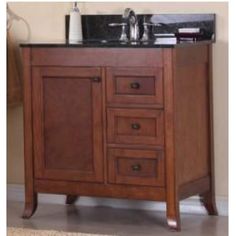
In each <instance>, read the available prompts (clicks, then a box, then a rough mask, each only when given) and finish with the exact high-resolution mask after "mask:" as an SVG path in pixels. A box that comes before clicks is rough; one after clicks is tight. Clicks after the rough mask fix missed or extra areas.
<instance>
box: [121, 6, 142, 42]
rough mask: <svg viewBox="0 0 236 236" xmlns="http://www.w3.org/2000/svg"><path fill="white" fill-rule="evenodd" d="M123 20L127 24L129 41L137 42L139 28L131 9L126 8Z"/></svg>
mask: <svg viewBox="0 0 236 236" xmlns="http://www.w3.org/2000/svg"><path fill="white" fill-rule="evenodd" d="M123 19H124V20H126V21H127V23H128V24H129V30H130V35H129V37H130V40H138V39H139V26H138V19H137V16H136V14H135V12H134V10H133V9H131V8H126V9H125V10H124V13H123Z"/></svg>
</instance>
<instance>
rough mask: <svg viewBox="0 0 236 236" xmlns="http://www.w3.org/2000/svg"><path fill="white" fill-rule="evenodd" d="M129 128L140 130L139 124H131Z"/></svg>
mask: <svg viewBox="0 0 236 236" xmlns="http://www.w3.org/2000/svg"><path fill="white" fill-rule="evenodd" d="M131 128H132V129H137V130H138V129H140V128H141V125H140V124H138V123H133V124H131Z"/></svg>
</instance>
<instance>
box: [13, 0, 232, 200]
mask: <svg viewBox="0 0 236 236" xmlns="http://www.w3.org/2000/svg"><path fill="white" fill-rule="evenodd" d="M9 5H10V7H11V9H12V10H14V11H15V13H17V14H19V15H20V16H22V17H24V18H25V20H26V21H27V22H28V23H29V25H30V28H31V40H37V41H41V40H60V39H64V15H65V14H67V13H68V12H69V9H70V7H71V4H70V3H10V4H9ZM79 6H80V8H81V11H82V14H96V13H97V14H102V13H105V14H109V13H117V14H121V13H122V12H123V9H124V8H125V7H129V6H131V7H132V8H134V10H135V11H136V12H137V13H216V15H217V23H216V25H217V28H216V30H217V34H216V35H217V42H216V43H215V44H214V46H213V76H214V84H213V91H214V129H215V172H216V194H217V195H218V196H228V184H227V183H228V152H227V145H228V133H227V128H228V127H227V126H228V124H227V121H228V117H227V114H228V110H227V97H228V94H227V93H228V91H227V87H228V81H227V80H228V5H227V3H226V2H225V3H224V2H217V3H216V2H215V3H214V2H211V3H210V2H209V3H206V2H201V3H200V2H199V3H197V2H196V3H194V2H184V3H181V2H173V3H170V2H168V3H167V2H160V3H82V4H79ZM11 30H12V33H13V34H14V35H15V38H16V39H17V40H19V41H24V40H25V39H26V38H27V31H26V27H25V26H24V24H23V23H22V22H15V23H14V25H13V27H12V29H11ZM22 123H23V121H22V107H18V108H11V109H9V111H8V183H23V181H24V180H23V179H24V178H23V127H22Z"/></svg>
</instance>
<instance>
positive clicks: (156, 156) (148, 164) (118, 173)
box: [108, 149, 165, 187]
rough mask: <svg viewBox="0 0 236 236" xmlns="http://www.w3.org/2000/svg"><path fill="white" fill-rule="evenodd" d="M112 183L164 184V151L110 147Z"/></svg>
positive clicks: (109, 157) (109, 161)
mask: <svg viewBox="0 0 236 236" xmlns="http://www.w3.org/2000/svg"><path fill="white" fill-rule="evenodd" d="M108 176H109V182H110V183H116V184H133V185H147V186H148V185H150V186H160V187H163V186H164V182H165V180H164V156H163V152H162V151H148V150H128V149H109V150H108Z"/></svg>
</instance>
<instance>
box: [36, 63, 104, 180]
mask: <svg viewBox="0 0 236 236" xmlns="http://www.w3.org/2000/svg"><path fill="white" fill-rule="evenodd" d="M32 73H33V74H32V75H33V76H32V87H33V91H32V98H33V137H34V167H35V177H36V178H41V179H42V178H43V179H55V180H71V181H93V182H102V181H103V149H102V142H103V141H102V85H101V78H100V75H101V73H100V69H99V68H75V67H64V68H63V67H34V68H33V69H32Z"/></svg>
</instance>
